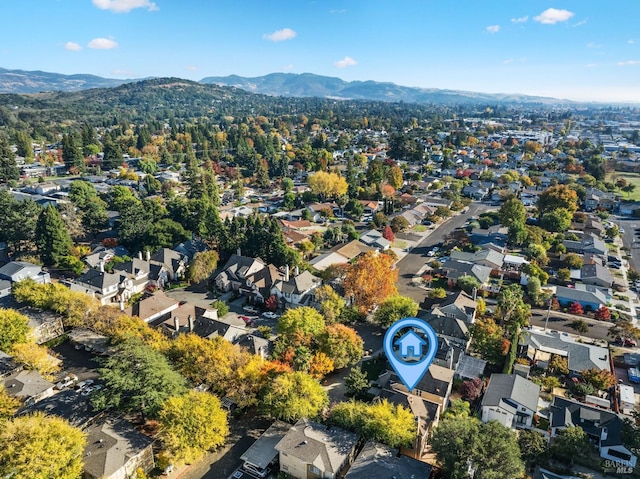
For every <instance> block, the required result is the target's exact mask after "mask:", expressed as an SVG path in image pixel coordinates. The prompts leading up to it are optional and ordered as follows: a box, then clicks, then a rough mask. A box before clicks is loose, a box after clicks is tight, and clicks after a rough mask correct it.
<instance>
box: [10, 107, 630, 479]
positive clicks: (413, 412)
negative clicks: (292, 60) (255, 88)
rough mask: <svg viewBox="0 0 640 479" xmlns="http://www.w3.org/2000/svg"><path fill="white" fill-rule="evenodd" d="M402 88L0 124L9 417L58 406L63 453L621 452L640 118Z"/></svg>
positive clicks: (217, 460)
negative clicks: (417, 364) (334, 106)
mask: <svg viewBox="0 0 640 479" xmlns="http://www.w3.org/2000/svg"><path fill="white" fill-rule="evenodd" d="M274 101H275V100H274ZM354 108H355V107H354ZM418 113H420V114H421V115H422V116H420V117H419V118H418V117H416V120H415V122H410V123H407V122H406V121H405V119H403V118H400V117H396V116H394V115H392V116H391V117H389V118H386V117H384V115H382V114H378V113H376V114H371V115H369V116H370V118H369V117H366V118H365V117H364V116H363V112H361V111H360V110H354V112H351V113H347V112H345V115H346V116H347V117H348V118H350V123H351V126H346V123H345V124H341V123H340V122H338V121H334V120H335V119H327V120H322V119H321V118H320V117H317V118H311V117H306V116H305V118H304V121H302V119H300V118H293V117H291V116H287V115H275V114H274V115H273V116H269V115H264V116H263V115H246V116H242V117H238V118H233V119H227V120H225V121H224V122H220V123H219V124H218V123H212V122H209V121H204V120H200V121H196V119H195V118H186V117H185V118H181V119H179V121H178V122H176V120H175V119H174V118H171V120H167V121H164V120H162V121H160V120H159V119H153V121H152V119H151V118H148V119H147V120H146V121H141V120H140V121H138V120H135V119H132V118H131V119H128V120H126V121H125V119H122V121H120V122H118V123H117V124H115V125H110V126H109V127H106V126H104V125H102V124H98V123H96V124H95V125H90V124H89V123H87V124H85V125H83V126H82V127H81V128H79V129H78V130H77V131H69V132H67V131H66V130H65V132H61V133H60V134H59V135H57V136H56V135H54V136H55V137H56V138H57V141H53V138H52V139H51V140H50V141H40V140H41V139H42V138H41V137H40V136H38V135H36V134H34V133H29V134H27V133H26V132H25V131H22V130H21V129H19V128H16V129H15V132H12V135H11V136H8V137H7V139H4V136H2V135H0V160H2V164H1V165H0V166H1V169H0V173H2V176H0V181H1V185H0V204H1V205H2V208H0V385H1V386H0V400H1V401H2V402H3V404H4V403H5V402H6V404H7V407H6V411H7V412H6V413H5V412H4V411H5V409H3V411H2V412H1V414H0V422H3V421H6V425H7V428H8V429H7V431H10V432H11V434H15V435H12V436H11V438H12V439H11V440H12V441H14V442H15V441H16V440H17V439H16V438H17V437H18V434H17V431H21V430H22V429H20V428H25V430H26V429H29V428H31V429H33V430H41V431H49V430H51V431H56V430H59V429H64V431H66V432H65V433H64V434H65V435H66V436H65V437H68V438H69V447H68V448H67V449H66V450H65V451H66V452H65V454H68V457H67V456H65V457H64V458H61V462H64V461H67V463H68V464H67V465H66V466H64V467H67V468H68V469H69V470H72V469H73V471H75V472H73V473H72V474H71V475H69V476H65V477H87V478H108V479H112V478H113V479H115V478H143V477H169V478H172V479H175V478H178V477H180V478H183V479H195V478H200V477H206V478H233V479H242V478H247V479H251V478H265V477H271V478H300V479H302V478H311V477H312V478H336V479H338V478H360V477H365V476H367V477H384V478H410V477H411V478H434V479H435V478H439V477H453V476H452V475H453V474H454V473H455V474H457V475H455V477H496V478H497V477H504V478H509V479H513V478H521V477H522V478H524V477H565V478H570V477H578V474H585V471H587V473H591V472H593V474H596V475H592V476H579V477H604V476H602V475H603V474H618V473H620V471H621V470H624V471H631V472H632V473H633V474H637V472H636V465H637V461H638V451H639V450H640V424H638V423H637V417H638V414H639V411H640V409H639V408H638V399H639V396H638V395H639V394H640V379H638V376H637V375H636V373H637V370H636V368H638V367H639V363H640V352H639V351H637V341H639V340H640V328H639V327H638V324H637V323H638V311H640V300H639V296H638V294H639V293H640V272H639V271H640V248H638V245H640V219H638V218H640V204H639V203H638V202H637V200H635V199H634V200H632V199H631V198H630V197H631V195H632V194H633V196H634V197H635V193H636V192H635V191H634V190H635V185H636V183H635V182H634V181H632V178H633V179H635V176H633V175H637V171H640V169H638V168H637V166H635V165H636V164H638V165H640V147H637V146H635V145H637V144H638V143H640V142H639V141H638V135H637V132H638V130H639V129H640V121H639V120H638V119H637V118H636V117H635V116H634V115H633V114H631V113H629V114H628V116H627V117H625V115H624V114H623V113H620V114H616V116H615V119H613V118H614V117H613V116H611V117H607V119H606V120H600V119H596V116H594V115H595V114H588V113H585V112H578V111H569V110H567V111H563V112H559V111H551V110H549V111H544V114H543V113H542V112H540V111H538V110H535V109H534V110H531V111H527V112H521V113H518V114H516V112H515V111H513V112H511V111H501V112H496V113H495V114H490V113H489V112H484V113H483V112H478V111H475V110H473V108H468V109H465V110H461V111H460V112H459V114H455V115H453V114H450V112H443V113H442V115H443V116H442V117H438V118H437V119H436V118H432V117H429V116H428V115H427V112H426V111H422V110H420V111H416V114H418ZM611 115H614V114H613V113H611ZM363 118H365V119H366V120H367V122H366V124H365V122H364V120H363ZM385 121H386V123H385ZM127 122H129V123H127ZM309 122H311V124H309ZM52 128H53V127H52ZM12 131H13V130H12ZM203 152H206V153H203ZM629 168H632V169H633V171H628V169H629ZM630 173H633V175H632V176H630ZM638 184H640V182H639V183H638ZM401 318H416V320H417V321H419V324H424V325H425V328H427V327H428V328H430V329H432V330H433V331H434V333H435V337H436V339H437V345H436V344H429V345H428V347H436V346H437V351H436V352H435V353H434V355H433V356H434V357H433V361H432V362H431V364H430V365H428V366H427V367H426V368H425V372H424V374H423V376H421V377H420V379H419V380H418V381H417V382H416V383H415V386H414V387H411V385H409V387H407V385H406V384H405V382H404V380H403V378H402V377H400V376H401V375H400V376H399V375H398V373H397V371H396V370H394V367H393V364H392V363H393V362H392V361H390V358H389V357H388V356H387V355H388V354H389V353H388V351H386V350H385V349H384V347H383V338H384V335H385V333H386V331H387V330H388V328H389V327H390V326H392V325H393V324H395V323H396V322H397V321H398V320H400V319H401ZM404 333H406V334H408V335H409V336H408V337H410V338H411V339H412V340H413V342H411V343H407V345H409V344H410V345H409V346H406V345H405V346H404V349H405V350H406V351H405V352H406V354H403V355H404V356H408V357H410V358H411V357H412V356H414V355H415V356H416V357H418V356H419V354H418V352H422V351H423V348H427V346H426V344H427V341H425V340H424V338H423V337H421V336H420V335H419V328H415V330H414V329H411V328H410V329H409V331H404ZM400 347H403V346H402V345H401V346H400ZM634 371H635V372H634ZM2 434H3V433H0V445H2V444H4V443H3V442H2V440H3V435H2ZM8 434H9V433H7V436H6V437H7V438H8V437H9V435H8ZM461 434H464V435H466V436H464V438H465V439H464V441H463V442H464V447H460V446H459V441H460V439H459V437H460V435H461ZM51 435H52V437H54V436H53V432H52V433H51ZM32 444H35V439H34V442H33V443H29V444H27V445H25V446H24V447H27V446H31V445H32ZM7 450H9V449H8V448H7ZM483 450H491V451H494V452H495V457H496V464H497V463H499V464H502V467H501V468H497V469H496V466H495V464H494V463H492V462H491V461H489V460H487V458H486V457H483V456H479V454H480V453H479V452H478V451H483ZM7 454H8V453H7ZM3 460H4V456H3V455H2V453H0V463H2V462H3ZM8 463H9V462H8V459H7V464H8ZM11 464H13V463H11ZM3 467H4V466H0V476H2V477H14V476H15V477H27V476H25V475H24V474H23V473H22V472H18V471H21V470H22V469H20V467H26V466H24V465H19V464H15V465H12V466H10V467H11V468H13V469H3ZM7 467H9V466H7ZM460 468H463V469H460ZM498 469H499V470H498ZM461 471H463V472H464V474H466V476H462V475H460V474H462V472H461ZM589 471H591V472H589ZM20 474H23V475H20ZM74 474H75V475H74ZM597 474H600V475H597ZM38 477H40V476H38ZM42 477H44V476H42ZM51 477H62V476H51Z"/></svg>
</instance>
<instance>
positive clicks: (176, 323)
mask: <svg viewBox="0 0 640 479" xmlns="http://www.w3.org/2000/svg"><path fill="white" fill-rule="evenodd" d="M173 327H174V329H175V330H176V333H177V332H178V331H180V320H179V319H178V317H177V316H174V317H173Z"/></svg>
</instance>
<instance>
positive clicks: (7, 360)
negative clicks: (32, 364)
mask: <svg viewBox="0 0 640 479" xmlns="http://www.w3.org/2000/svg"><path fill="white" fill-rule="evenodd" d="M22 369H24V366H22V365H21V364H18V363H17V362H15V361H14V360H13V356H9V355H8V354H7V353H5V352H4V351H2V350H0V379H2V378H5V377H7V376H9V375H11V374H13V373H17V372H18V371H22Z"/></svg>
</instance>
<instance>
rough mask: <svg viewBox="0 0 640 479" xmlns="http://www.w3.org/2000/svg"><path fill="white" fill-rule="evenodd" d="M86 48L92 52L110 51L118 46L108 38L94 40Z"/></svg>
mask: <svg viewBox="0 0 640 479" xmlns="http://www.w3.org/2000/svg"><path fill="white" fill-rule="evenodd" d="M87 46H88V47H89V48H93V49H94V50H111V49H112V48H115V47H117V46H118V44H117V43H116V42H115V41H113V40H111V39H110V38H94V39H93V40H91V41H90V42H89V43H88V44H87Z"/></svg>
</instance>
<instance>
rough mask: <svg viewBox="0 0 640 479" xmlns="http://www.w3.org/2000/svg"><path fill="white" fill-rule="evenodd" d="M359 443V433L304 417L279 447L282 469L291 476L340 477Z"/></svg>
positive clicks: (305, 478) (333, 478) (277, 446)
mask: <svg viewBox="0 0 640 479" xmlns="http://www.w3.org/2000/svg"><path fill="white" fill-rule="evenodd" d="M357 443H358V436H357V434H354V433H352V432H349V431H345V430H344V429H340V428H338V427H327V426H325V425H323V424H319V423H317V422H314V421H311V420H309V419H300V420H299V421H298V422H297V423H296V424H295V425H294V426H293V427H292V428H291V429H289V432H287V434H286V435H285V436H284V437H283V438H282V439H281V440H280V442H278V444H276V446H275V449H276V450H277V451H278V453H279V459H280V470H281V471H282V472H285V473H287V474H289V476H291V477H294V478H296V479H307V478H309V477H318V478H319V477H322V478H326V479H336V478H338V477H341V474H342V473H343V472H344V471H345V469H346V468H347V467H348V466H349V464H351V461H352V460H353V457H354V455H355V449H356V445H357Z"/></svg>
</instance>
